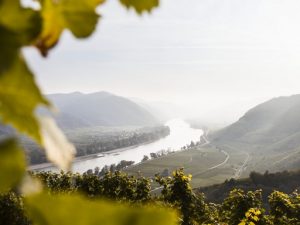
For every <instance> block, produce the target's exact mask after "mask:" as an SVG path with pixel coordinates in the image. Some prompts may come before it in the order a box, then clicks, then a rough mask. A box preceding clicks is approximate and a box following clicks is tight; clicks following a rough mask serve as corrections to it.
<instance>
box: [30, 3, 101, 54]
mask: <svg viewBox="0 0 300 225" xmlns="http://www.w3.org/2000/svg"><path fill="white" fill-rule="evenodd" d="M40 2H41V5H42V11H41V13H42V17H43V22H44V23H43V30H42V33H41V35H40V37H39V39H38V40H37V42H36V46H37V47H38V48H39V49H40V51H41V53H42V54H43V55H44V56H45V55H47V52H48V50H49V49H50V48H52V47H53V46H55V45H56V43H57V42H58V40H59V37H60V35H61V33H62V31H63V30H64V29H69V30H70V31H71V32H72V33H73V34H74V35H75V36H76V37H77V38H85V37H88V36H89V35H91V34H92V32H93V31H94V29H95V26H96V24H97V22H98V18H99V15H98V14H97V13H96V11H95V9H96V6H98V5H99V4H101V3H103V2H104V0H56V1H53V0H40Z"/></svg>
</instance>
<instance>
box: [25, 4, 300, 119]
mask: <svg viewBox="0 0 300 225" xmlns="http://www.w3.org/2000/svg"><path fill="white" fill-rule="evenodd" d="M299 11H300V2H299V1H297V0H293V1H292V0H290V1H282V0H269V1H260V0H247V1H235V0H227V1H221V0H203V1H199V0H187V1H181V0H162V2H161V5H160V7H159V8H157V9H154V10H153V12H152V13H151V14H150V15H148V14H144V15H143V16H141V17H139V16H137V15H136V13H134V12H133V11H126V10H125V9H124V8H122V7H121V6H120V5H119V4H117V2H116V1H109V2H107V3H106V4H105V5H104V6H103V7H100V8H99V12H100V13H101V14H102V19H101V22H100V23H99V25H98V27H97V31H96V32H95V33H94V34H93V36H92V37H91V38H89V39H87V40H83V41H79V40H75V39H74V38H73V37H72V35H71V34H70V33H67V32H66V33H64V35H63V38H62V40H61V41H60V43H59V45H58V46H57V47H56V48H55V49H54V50H53V51H51V52H50V55H49V56H48V58H47V59H46V60H44V59H43V58H41V57H40V56H39V54H38V52H37V51H36V50H26V55H27V56H28V58H29V61H30V65H31V67H32V69H33V70H34V71H35V73H36V74H37V80H38V82H39V84H40V85H41V87H42V89H43V91H44V93H46V94H48V93H68V92H74V91H80V92H83V93H90V92H96V91H108V92H111V93H114V94H116V95H120V96H124V97H130V98H139V99H143V100H145V101H151V102H153V101H155V102H168V103H171V104H174V105H177V106H178V107H180V109H181V110H182V113H183V114H185V115H186V116H188V117H197V118H202V119H208V120H211V121H217V122H222V121H225V122H226V121H233V120H235V119H237V118H238V117H240V116H241V115H242V114H243V113H244V112H245V111H246V110H247V109H249V108H250V107H253V106H254V105H256V104H258V103H261V102H263V101H265V100H268V99H269V98H272V97H276V96H281V95H292V94H297V93H300V86H299V84H300V76H299V74H300V63H299V60H300V44H299V36H300V27H299V24H300V14H299Z"/></svg>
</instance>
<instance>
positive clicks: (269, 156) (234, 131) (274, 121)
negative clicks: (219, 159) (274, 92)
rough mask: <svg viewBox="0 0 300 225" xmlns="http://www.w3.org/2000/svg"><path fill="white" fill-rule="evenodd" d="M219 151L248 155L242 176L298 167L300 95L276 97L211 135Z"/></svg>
mask: <svg viewBox="0 0 300 225" xmlns="http://www.w3.org/2000/svg"><path fill="white" fill-rule="evenodd" d="M210 139H211V143H212V144H213V145H216V146H219V147H220V148H222V149H234V150H237V151H242V152H245V153H247V154H248V160H247V165H246V166H247V168H246V172H245V173H244V174H245V175H247V174H249V173H250V172H251V171H259V172H264V171H266V170H269V171H273V172H275V171H282V170H291V169H292V170H295V169H299V168H300V95H293V96H289V97H279V98H274V99H271V100H270V101H267V102H265V103H262V104H260V105H258V106H256V107H254V108H252V109H251V110H249V111H248V112H247V113H246V114H245V115H244V116H243V117H241V118H240V119H239V120H238V121H237V122H236V123H234V124H232V125H230V126H228V127H226V128H224V129H222V130H219V131H217V132H214V133H211V134H210Z"/></svg>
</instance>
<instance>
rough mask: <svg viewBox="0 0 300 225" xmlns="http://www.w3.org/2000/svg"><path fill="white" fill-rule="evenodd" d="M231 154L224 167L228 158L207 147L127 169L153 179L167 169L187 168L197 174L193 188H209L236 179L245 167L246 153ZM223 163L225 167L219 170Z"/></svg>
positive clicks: (234, 152) (177, 153)
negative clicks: (208, 186) (239, 171)
mask: <svg viewBox="0 0 300 225" xmlns="http://www.w3.org/2000/svg"><path fill="white" fill-rule="evenodd" d="M226 151H227V150H226ZM227 152H228V154H229V159H228V160H227V161H226V163H224V164H221V163H222V162H224V161H225V160H226V155H225V154H224V153H222V152H220V150H218V149H216V148H214V147H212V146H206V147H196V148H194V149H191V150H186V151H181V152H176V153H173V154H170V155H167V156H164V157H161V158H158V159H153V160H149V161H146V162H144V163H141V164H139V165H136V166H134V167H130V168H127V169H126V172H127V173H129V174H134V175H136V174H138V173H141V174H142V175H144V176H146V177H153V175H154V174H156V173H162V172H163V171H164V169H168V171H169V172H172V171H174V170H175V169H178V168H180V167H184V168H185V172H186V173H189V174H192V175H193V179H192V186H193V187H200V186H207V185H211V184H215V183H220V182H224V180H226V179H228V178H231V177H233V176H234V174H235V172H236V169H238V168H240V166H241V165H242V164H243V162H244V160H245V157H246V156H245V154H244V153H242V152H236V151H232V150H228V151H227ZM219 164H221V165H220V166H219V167H216V166H217V165H219Z"/></svg>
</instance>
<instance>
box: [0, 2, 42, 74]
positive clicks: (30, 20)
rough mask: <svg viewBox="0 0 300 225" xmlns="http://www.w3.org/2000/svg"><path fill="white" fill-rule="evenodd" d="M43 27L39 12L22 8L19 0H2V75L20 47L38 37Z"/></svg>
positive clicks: (0, 7) (0, 66)
mask: <svg viewBox="0 0 300 225" xmlns="http://www.w3.org/2000/svg"><path fill="white" fill-rule="evenodd" d="M41 27H42V21H41V17H40V14H39V12H37V11H34V10H32V9H28V8H22V7H21V6H20V1H19V0H0V49H1V51H0V62H1V63H0V75H1V74H2V73H3V72H4V71H5V70H7V69H9V67H10V66H11V65H12V64H13V61H14V59H15V58H16V56H17V55H18V51H19V49H20V48H21V47H22V46H25V45H30V44H31V43H32V42H33V41H34V40H35V39H36V38H37V37H38V35H39V33H40V31H41Z"/></svg>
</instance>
